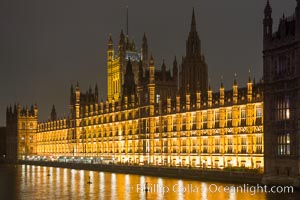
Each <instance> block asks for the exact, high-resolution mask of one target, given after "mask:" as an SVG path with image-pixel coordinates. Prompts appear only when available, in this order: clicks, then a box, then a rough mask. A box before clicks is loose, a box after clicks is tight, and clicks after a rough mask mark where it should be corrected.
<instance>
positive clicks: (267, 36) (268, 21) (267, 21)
mask: <svg viewBox="0 0 300 200" xmlns="http://www.w3.org/2000/svg"><path fill="white" fill-rule="evenodd" d="M264 15H265V17H264V20H263V25H264V30H263V32H264V49H265V48H267V45H268V42H269V41H270V40H271V38H272V32H273V19H272V8H271V5H270V2H269V0H268V1H267V4H266V7H265V10H264Z"/></svg>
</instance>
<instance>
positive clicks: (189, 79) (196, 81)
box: [180, 9, 208, 96]
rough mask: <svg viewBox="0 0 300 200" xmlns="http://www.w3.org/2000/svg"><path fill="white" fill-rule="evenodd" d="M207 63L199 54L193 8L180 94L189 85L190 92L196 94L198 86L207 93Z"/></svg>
mask: <svg viewBox="0 0 300 200" xmlns="http://www.w3.org/2000/svg"><path fill="white" fill-rule="evenodd" d="M207 73H208V72H207V64H206V62H205V58H204V56H203V55H202V54H201V41H200V39H199V36H198V33H197V28H196V19H195V12H194V9H193V14H192V22H191V30H190V33H189V36H188V39H187V42H186V56H185V57H183V60H182V69H181V72H180V78H181V82H180V90H181V94H182V96H184V95H185V94H186V89H187V87H189V91H190V94H191V95H192V96H193V95H194V94H196V91H197V89H198V87H200V91H201V93H203V94H206V93H207V86H208V74H207Z"/></svg>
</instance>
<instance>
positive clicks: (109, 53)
mask: <svg viewBox="0 0 300 200" xmlns="http://www.w3.org/2000/svg"><path fill="white" fill-rule="evenodd" d="M113 57H114V47H113V40H112V37H111V34H110V35H109V38H108V42H107V62H111V61H112V60H113Z"/></svg>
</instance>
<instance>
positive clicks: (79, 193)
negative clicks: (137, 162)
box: [16, 165, 299, 200]
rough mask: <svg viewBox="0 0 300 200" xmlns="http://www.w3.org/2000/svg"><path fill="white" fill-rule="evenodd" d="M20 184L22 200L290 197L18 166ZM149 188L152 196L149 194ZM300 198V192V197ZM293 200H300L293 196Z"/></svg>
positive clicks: (200, 184) (247, 199) (185, 182)
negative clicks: (146, 190) (220, 190)
mask: <svg viewBox="0 0 300 200" xmlns="http://www.w3.org/2000/svg"><path fill="white" fill-rule="evenodd" d="M16 170H17V173H18V175H17V176H16V178H17V181H16V183H18V184H19V186H18V187H17V188H18V190H19V191H18V192H19V196H20V199H101V200H107V199H125V200H130V199H143V200H148V199H149V200H150V199H151V200H152V199H167V200H168V199H170V200H176V199H177V200H184V199H194V200H196V199H201V200H210V199H221V200H222V199H226V200H227V199H229V200H239V199H243V200H252V199H254V200H265V199H272V200H273V199H282V198H283V197H286V196H282V195H281V196H280V195H270V194H266V193H257V194H255V195H251V193H250V192H246V193H242V192H239V193H232V192H211V191H210V190H209V187H211V185H215V186H220V187H225V186H231V185H233V184H230V183H213V182H200V181H192V180H178V179H171V178H159V177H149V176H139V175H129V174H117V173H107V172H105V173H104V172H94V171H85V170H73V169H63V168H52V167H39V166H25V165H22V166H18V168H17V169H16ZM146 185H147V189H148V192H145V191H144V189H145V186H146ZM298 195H299V192H298V194H297V195H296V196H298ZM289 197H290V198H289V199H297V197H296V198H294V196H289Z"/></svg>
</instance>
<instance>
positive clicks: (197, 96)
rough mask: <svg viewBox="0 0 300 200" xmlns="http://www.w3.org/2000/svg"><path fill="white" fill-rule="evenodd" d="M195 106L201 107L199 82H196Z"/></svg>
mask: <svg viewBox="0 0 300 200" xmlns="http://www.w3.org/2000/svg"><path fill="white" fill-rule="evenodd" d="M196 106H197V109H200V108H201V91H200V86H199V83H198V84H197V90H196Z"/></svg>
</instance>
